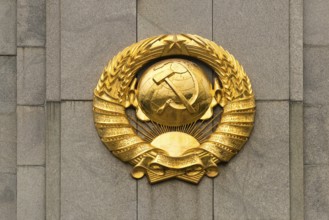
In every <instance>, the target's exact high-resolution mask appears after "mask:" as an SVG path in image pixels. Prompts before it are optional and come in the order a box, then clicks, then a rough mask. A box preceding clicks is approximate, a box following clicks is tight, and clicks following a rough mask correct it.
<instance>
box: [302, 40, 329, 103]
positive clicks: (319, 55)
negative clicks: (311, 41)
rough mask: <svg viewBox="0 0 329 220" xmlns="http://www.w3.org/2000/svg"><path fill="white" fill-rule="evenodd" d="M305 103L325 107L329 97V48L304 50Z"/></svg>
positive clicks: (306, 48) (307, 48) (308, 48)
mask: <svg viewBox="0 0 329 220" xmlns="http://www.w3.org/2000/svg"><path fill="white" fill-rule="evenodd" d="M304 62H305V63H304V101H305V103H307V104H319V105H324V104H327V103H328V102H327V101H326V100H327V98H328V95H329V90H328V80H329V48H326V47H321V48H319V47H305V48H304ZM328 104H329V103H328Z"/></svg>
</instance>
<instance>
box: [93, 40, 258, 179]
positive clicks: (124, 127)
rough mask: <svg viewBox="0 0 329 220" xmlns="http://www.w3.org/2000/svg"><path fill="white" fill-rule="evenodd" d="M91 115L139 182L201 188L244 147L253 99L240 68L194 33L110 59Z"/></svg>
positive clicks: (107, 143)
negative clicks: (188, 184) (184, 183)
mask: <svg viewBox="0 0 329 220" xmlns="http://www.w3.org/2000/svg"><path fill="white" fill-rule="evenodd" d="M196 61H197V62H196ZM200 62H201V63H204V64H206V66H208V67H210V68H211V69H212V71H213V72H214V74H213V76H211V77H209V74H208V75H207V74H206V73H205V70H204V68H203V67H201V66H200V65H198V63H200ZM131 109H134V111H132V110H131ZM221 109H222V110H221ZM93 111H94V121H95V126H96V129H97V131H98V134H99V136H100V138H101V140H102V142H103V143H104V144H105V146H106V147H107V148H108V149H109V150H110V151H111V152H112V153H113V154H114V155H115V156H116V157H118V158H119V159H120V160H122V161H124V162H128V163H130V164H131V165H133V169H132V176H133V177H134V178H136V179H139V178H142V177H143V176H145V175H146V176H147V177H148V179H149V181H150V182H151V183H156V182H160V181H164V180H167V179H171V178H177V179H180V180H184V181H188V182H191V183H198V182H199V181H200V180H201V179H202V177H203V176H204V175H205V174H206V175H207V176H208V177H215V176H217V175H218V173H219V171H218V167H217V164H219V163H220V162H228V161H229V160H230V159H231V158H232V157H233V156H234V155H236V154H237V153H238V152H239V151H240V150H241V148H242V147H243V145H244V144H245V143H246V141H247V140H248V138H249V136H250V133H251V131H252V129H253V124H254V116H255V99H254V95H253V92H252V88H251V84H250V81H249V78H248V76H247V75H246V73H245V72H244V70H243V68H242V66H241V65H240V64H239V63H238V61H237V60H235V58H234V57H233V56H232V55H231V54H229V53H228V52H227V51H226V50H224V49H223V48H222V47H220V46H218V45H217V44H215V43H214V42H212V41H210V40H207V39H205V38H202V37H200V36H197V35H190V34H179V35H160V36H156V37H151V38H148V39H145V40H142V41H140V42H138V43H135V44H133V45H131V46H129V47H127V48H125V49H124V50H123V51H121V52H120V53H119V54H117V55H116V56H115V57H114V58H113V59H112V60H110V61H109V63H108V65H107V66H106V67H105V68H104V71H103V73H102V75H101V77H100V79H99V82H98V84H97V87H96V88H95V90H94V102H93ZM128 111H130V113H128ZM131 112H133V114H132V113H131Z"/></svg>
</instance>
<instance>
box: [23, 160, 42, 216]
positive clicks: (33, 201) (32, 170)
mask: <svg viewBox="0 0 329 220" xmlns="http://www.w3.org/2000/svg"><path fill="white" fill-rule="evenodd" d="M45 196H46V195H45V168H44V167H41V166H19V167H18V170H17V220H44V219H45Z"/></svg>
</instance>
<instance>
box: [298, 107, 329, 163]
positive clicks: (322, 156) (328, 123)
mask: <svg viewBox="0 0 329 220" xmlns="http://www.w3.org/2000/svg"><path fill="white" fill-rule="evenodd" d="M328 115H329V105H321V104H319V105H310V104H305V106H304V131H305V138H304V145H305V146H304V162H305V164H313V165H314V164H328V163H329V137H328V134H329V119H328Z"/></svg>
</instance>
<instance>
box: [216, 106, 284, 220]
mask: <svg viewBox="0 0 329 220" xmlns="http://www.w3.org/2000/svg"><path fill="white" fill-rule="evenodd" d="M256 108H257V112H256V119H255V127H254V130H253V132H252V134H251V137H250V139H249V141H248V142H247V144H246V145H245V146H244V148H243V149H242V150H241V151H240V152H239V154H238V155H236V156H235V157H234V158H233V159H232V160H231V161H230V162H229V163H228V164H225V165H222V166H221V167H220V168H221V173H220V175H219V176H218V177H217V178H216V179H215V180H214V187H215V188H214V216H215V219H282V220H283V219H289V218H290V196H289V191H290V189H289V103H288V101H271V102H270V101H259V102H257V107H256Z"/></svg>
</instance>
